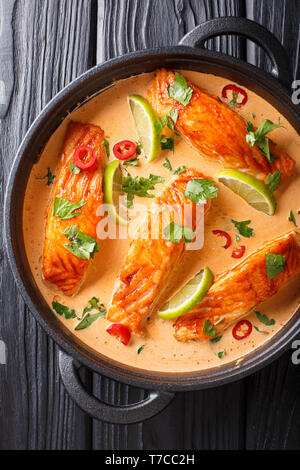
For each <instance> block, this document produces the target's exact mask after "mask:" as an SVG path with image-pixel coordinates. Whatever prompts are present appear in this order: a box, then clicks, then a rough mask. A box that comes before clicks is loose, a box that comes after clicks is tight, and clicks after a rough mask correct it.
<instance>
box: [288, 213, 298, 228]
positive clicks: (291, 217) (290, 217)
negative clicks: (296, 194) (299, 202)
mask: <svg viewBox="0 0 300 470" xmlns="http://www.w3.org/2000/svg"><path fill="white" fill-rule="evenodd" d="M288 220H289V221H290V222H292V223H293V224H294V225H295V227H298V225H297V222H296V219H295V215H294V212H293V211H292V210H290V215H289V218H288Z"/></svg>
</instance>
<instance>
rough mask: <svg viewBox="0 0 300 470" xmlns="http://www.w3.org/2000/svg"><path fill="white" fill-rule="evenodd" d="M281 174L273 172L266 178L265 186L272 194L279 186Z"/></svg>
mask: <svg viewBox="0 0 300 470" xmlns="http://www.w3.org/2000/svg"><path fill="white" fill-rule="evenodd" d="M281 174H282V173H281V171H274V173H269V174H268V176H267V185H268V186H269V189H270V191H271V192H272V193H273V192H274V191H275V190H276V189H277V188H278V186H279V185H280V180H281Z"/></svg>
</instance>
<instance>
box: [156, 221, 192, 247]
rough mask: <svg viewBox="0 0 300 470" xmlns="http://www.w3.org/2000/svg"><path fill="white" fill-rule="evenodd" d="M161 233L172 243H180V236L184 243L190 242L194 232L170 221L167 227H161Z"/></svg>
mask: <svg viewBox="0 0 300 470" xmlns="http://www.w3.org/2000/svg"><path fill="white" fill-rule="evenodd" d="M163 234H164V236H165V238H166V240H168V241H170V242H172V243H180V242H181V240H182V238H183V239H184V241H185V243H190V242H191V240H192V239H193V238H194V236H195V232H194V231H193V230H192V229H190V228H188V227H182V226H181V225H178V224H175V222H171V223H170V224H169V225H168V226H167V227H165V228H164V229H163Z"/></svg>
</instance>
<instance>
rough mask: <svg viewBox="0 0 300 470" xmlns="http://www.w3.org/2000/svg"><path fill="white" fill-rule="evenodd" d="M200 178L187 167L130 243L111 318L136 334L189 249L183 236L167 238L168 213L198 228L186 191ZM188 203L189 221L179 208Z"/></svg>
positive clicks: (152, 210)
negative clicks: (189, 185)
mask: <svg viewBox="0 0 300 470" xmlns="http://www.w3.org/2000/svg"><path fill="white" fill-rule="evenodd" d="M197 178H206V177H205V176H203V175H202V174H201V173H199V172H197V171H195V170H192V169H190V170H186V171H185V172H184V173H182V174H181V175H179V176H178V177H176V179H174V180H173V181H171V183H170V184H169V186H168V187H167V188H166V189H165V191H164V192H163V194H162V195H161V196H160V197H158V198H156V200H155V203H154V205H153V206H152V208H151V209H150V210H149V211H148V213H147V216H146V220H145V223H143V224H142V225H141V226H140V227H139V230H138V234H137V237H136V239H135V240H133V241H132V242H131V244H130V247H129V250H128V253H127V256H126V259H125V263H124V266H123V268H122V270H121V273H120V276H119V278H118V279H117V282H116V284H115V287H114V291H113V295H112V301H111V305H110V307H109V310H108V314H107V318H108V320H110V321H112V322H117V323H123V324H125V325H127V326H128V327H129V328H130V329H131V331H133V332H134V333H136V334H139V335H142V334H143V333H144V331H143V330H144V325H143V321H144V320H145V319H146V318H147V317H149V316H150V315H151V313H152V312H153V311H155V309H157V307H158V305H159V303H160V300H161V298H162V295H163V293H164V292H165V290H166V289H167V287H168V280H169V277H170V274H171V272H172V270H173V269H174V267H175V266H176V265H177V264H178V263H179V261H180V259H181V258H182V256H183V254H184V252H185V249H186V247H185V242H184V240H183V239H181V241H180V243H173V242H170V241H167V240H166V239H165V238H164V236H163V230H164V228H165V227H166V226H167V225H165V223H164V222H166V221H164V217H165V215H166V212H168V210H169V218H168V222H170V221H171V222H174V223H176V224H178V225H181V226H188V225H189V226H190V228H192V230H195V222H196V217H195V210H196V205H195V204H194V203H192V201H191V200H189V199H187V198H186V197H185V195H184V192H185V189H186V186H187V183H188V182H189V181H191V180H193V179H197ZM185 204H186V205H188V208H189V209H190V210H187V211H186V210H185V211H184V219H185V220H186V222H184V221H183V218H182V217H181V216H180V215H179V216H178V214H179V213H180V211H178V213H177V211H176V208H178V209H181V208H182V207H183V205H185ZM209 204H210V202H209V201H208V203H207V204H206V205H205V209H204V210H205V211H207V210H208V207H209ZM185 207H187V206H185ZM170 208H172V209H170ZM173 209H174V210H173ZM185 216H186V217H185ZM178 217H179V219H180V220H178ZM188 219H189V221H188ZM184 224H186V225H184ZM157 227H158V229H157ZM151 233H152V235H153V233H154V234H155V233H156V234H157V236H156V238H154V237H153V236H151Z"/></svg>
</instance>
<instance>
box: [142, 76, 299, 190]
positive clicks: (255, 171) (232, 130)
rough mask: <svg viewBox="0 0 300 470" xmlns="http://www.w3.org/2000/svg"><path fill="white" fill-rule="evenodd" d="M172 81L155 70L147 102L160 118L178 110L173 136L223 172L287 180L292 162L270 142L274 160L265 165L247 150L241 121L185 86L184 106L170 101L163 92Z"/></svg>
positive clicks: (258, 153)
mask: <svg viewBox="0 0 300 470" xmlns="http://www.w3.org/2000/svg"><path fill="white" fill-rule="evenodd" d="M174 80H175V74H174V72H172V71H170V70H169V71H167V70H165V69H162V70H158V71H157V72H156V78H155V79H154V81H153V82H152V85H151V88H150V90H149V91H148V98H149V101H150V103H151V105H152V107H153V108H154V110H155V111H156V112H157V113H158V115H159V116H160V117H163V116H166V115H167V114H168V113H169V112H170V110H171V108H172V107H173V108H174V109H175V110H178V113H179V114H178V120H177V123H176V130H177V132H178V133H179V134H181V135H182V137H183V138H184V139H185V140H186V141H187V142H189V143H190V144H191V145H192V146H193V147H195V149H197V150H199V152H201V154H202V155H203V156H205V157H207V158H209V159H213V160H216V161H218V162H219V163H221V164H222V165H223V166H224V167H225V168H228V169H236V170H237V169H238V170H245V171H246V172H247V173H249V174H251V175H253V176H255V177H256V178H258V179H260V180H262V181H265V180H266V178H267V176H268V174H269V173H272V172H274V171H276V170H279V171H281V172H282V178H281V179H282V181H283V180H284V178H287V177H289V176H291V174H292V172H293V169H294V167H295V161H294V160H293V159H292V158H291V157H290V156H289V155H288V154H287V153H286V152H284V151H283V150H282V149H281V148H279V147H278V146H277V145H276V144H274V143H273V142H272V141H271V140H270V151H271V154H272V155H274V156H276V157H278V158H277V159H276V160H275V161H274V162H273V163H269V162H268V160H267V159H266V158H265V156H264V155H263V154H262V152H261V151H260V149H259V148H258V147H257V146H256V145H255V146H254V147H251V146H250V145H249V144H248V143H247V142H246V134H247V130H246V123H245V121H244V120H243V119H242V118H241V117H240V116H239V114H238V113H236V112H235V111H233V110H232V109H231V108H230V107H229V106H227V105H226V104H224V103H222V102H221V100H220V99H219V98H218V97H215V96H210V95H208V94H207V93H204V92H202V91H201V90H200V89H199V88H198V87H196V86H195V85H193V84H192V83H190V82H188V85H189V86H190V87H191V88H192V89H193V95H192V98H191V100H190V102H189V104H188V105H187V106H184V105H182V104H181V103H179V102H178V101H176V100H174V99H173V98H170V96H169V94H168V89H167V88H168V85H171V86H173V84H174Z"/></svg>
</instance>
